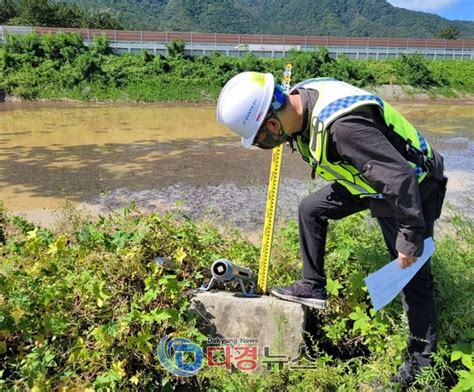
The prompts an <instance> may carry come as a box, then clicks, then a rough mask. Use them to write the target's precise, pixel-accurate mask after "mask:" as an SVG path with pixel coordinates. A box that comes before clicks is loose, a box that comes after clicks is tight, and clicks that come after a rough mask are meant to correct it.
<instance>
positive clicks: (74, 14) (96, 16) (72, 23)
mask: <svg viewBox="0 0 474 392" xmlns="http://www.w3.org/2000/svg"><path fill="white" fill-rule="evenodd" d="M0 24H7V25H21V26H48V27H75V28H79V27H85V28H96V29H114V30H120V29H122V26H121V25H120V23H119V22H118V19H117V18H116V16H115V15H114V14H112V13H111V12H110V11H109V10H100V11H96V12H91V11H88V10H86V9H84V8H81V7H79V6H78V5H77V4H71V5H68V4H66V3H56V2H50V1H49V0H18V1H16V0H0Z"/></svg>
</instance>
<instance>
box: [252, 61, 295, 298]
mask: <svg viewBox="0 0 474 392" xmlns="http://www.w3.org/2000/svg"><path fill="white" fill-rule="evenodd" d="M291 70H292V66H291V64H286V65H285V72H284V74H283V87H284V89H285V92H286V93H288V92H289V91H290V82H291ZM282 156H283V144H281V145H279V146H278V147H275V148H274V149H273V154H272V164H271V168H270V179H269V181H268V193H267V206H266V209H265V223H264V225H263V238H262V249H261V252H260V266H259V270H258V281H257V291H258V292H259V293H260V294H264V293H265V292H266V291H267V280H268V266H269V264H270V256H271V250H272V242H273V228H274V226H275V213H276V206H277V202H278V188H279V185H280V168H281V160H282Z"/></svg>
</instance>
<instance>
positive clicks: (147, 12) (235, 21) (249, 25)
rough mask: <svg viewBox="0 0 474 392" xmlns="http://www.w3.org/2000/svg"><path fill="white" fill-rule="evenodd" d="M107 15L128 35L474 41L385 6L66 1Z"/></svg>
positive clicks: (354, 1) (462, 27)
mask: <svg viewBox="0 0 474 392" xmlns="http://www.w3.org/2000/svg"><path fill="white" fill-rule="evenodd" d="M66 1H67V2H69V3H76V4H77V5H79V6H80V7H86V8H90V9H94V10H110V11H112V12H115V13H116V14H117V16H118V17H119V20H120V23H121V25H123V26H124V28H126V29H133V30H141V29H143V30H162V31H163V30H168V31H196V32H221V33H222V32H228V33H265V34H295V35H333V36H371V37H375V36H377V37H418V38H433V37H436V36H437V35H438V34H439V32H440V31H441V30H443V29H446V28H448V27H455V28H456V29H458V30H459V32H460V38H468V37H469V38H473V37H474V22H465V21H449V20H447V19H444V18H442V17H440V16H437V15H433V14H428V13H424V12H416V11H409V10H406V9H402V8H397V7H393V6H392V5H390V4H389V3H388V2H387V1H385V0H66Z"/></svg>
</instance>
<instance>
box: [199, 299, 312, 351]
mask: <svg viewBox="0 0 474 392" xmlns="http://www.w3.org/2000/svg"><path fill="white" fill-rule="evenodd" d="M191 311H192V312H193V313H194V314H196V315H197V316H198V321H199V325H198V326H199V328H200V330H201V331H202V332H203V333H204V334H206V335H207V336H208V342H210V344H213V343H212V341H214V342H219V341H224V342H225V339H229V341H230V342H231V344H232V343H233V345H235V344H241V343H243V344H245V343H246V342H247V343H252V344H253V343H256V344H257V345H258V352H259V355H262V354H263V353H264V347H269V348H270V353H271V355H288V356H289V357H290V358H295V357H297V356H298V352H299V347H300V345H302V344H304V335H303V332H304V330H305V322H306V308H305V307H304V306H302V305H299V304H296V303H292V302H288V301H282V300H279V299H276V298H274V297H270V296H260V297H257V298H245V297H239V296H237V295H236V293H233V292H228V291H217V290H213V291H205V292H197V293H196V294H195V296H194V297H193V298H192V300H191ZM257 342H258V343H257Z"/></svg>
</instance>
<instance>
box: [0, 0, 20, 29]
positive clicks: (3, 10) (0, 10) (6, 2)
mask: <svg viewBox="0 0 474 392" xmlns="http://www.w3.org/2000/svg"><path fill="white" fill-rule="evenodd" d="M17 15H18V10H17V8H16V4H15V2H14V1H13V0H0V24H1V23H8V21H9V20H10V19H12V18H14V17H15V16H17Z"/></svg>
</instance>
